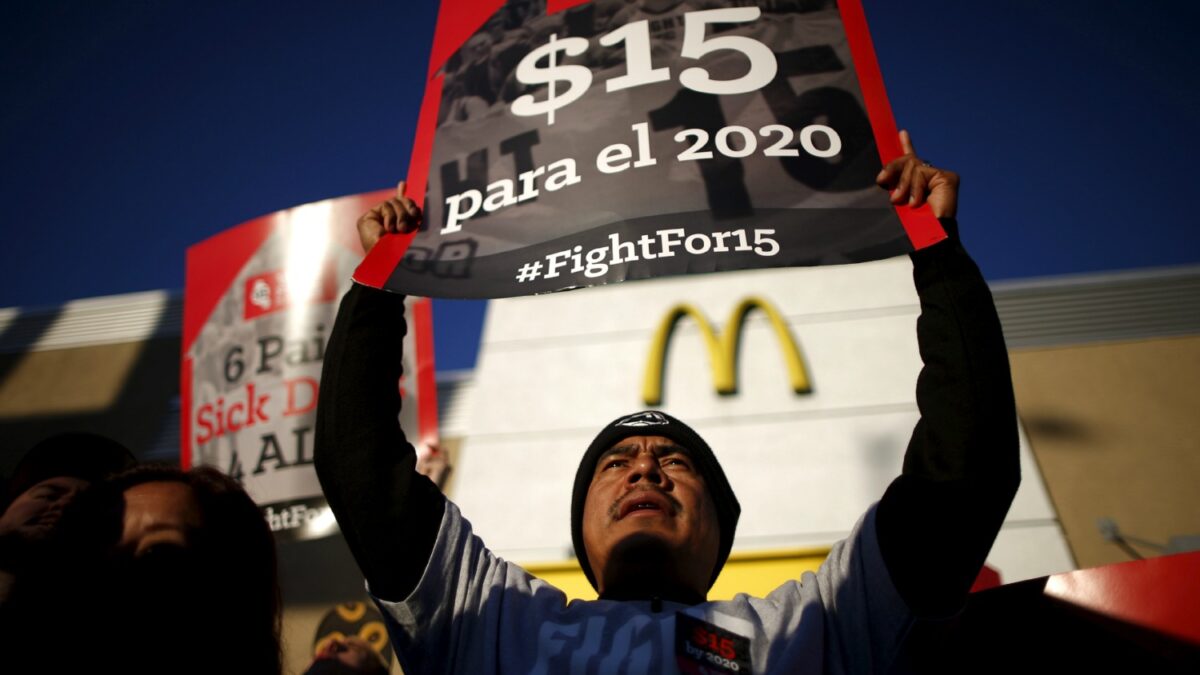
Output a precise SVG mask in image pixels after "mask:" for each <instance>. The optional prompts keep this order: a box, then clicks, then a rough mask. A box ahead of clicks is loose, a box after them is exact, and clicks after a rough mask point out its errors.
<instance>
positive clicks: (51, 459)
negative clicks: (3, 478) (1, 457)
mask: <svg viewBox="0 0 1200 675" xmlns="http://www.w3.org/2000/svg"><path fill="white" fill-rule="evenodd" d="M135 463H136V460H134V458H133V454H132V453H130V452H129V449H128V448H126V447H125V446H124V445H121V444H120V443H118V442H116V441H114V440H113V439H111V438H108V437H107V436H101V435H100V434H93V433H89V432H85V431H69V432H66V433H61V434H55V435H53V436H48V437H46V438H44V439H42V440H40V441H38V442H37V444H35V445H34V446H33V447H32V448H30V449H29V451H28V452H26V453H25V455H24V456H23V457H21V461H20V463H18V464H17V467H16V468H15V469H13V474H12V477H11V478H9V480H8V484H7V485H6V486H5V488H4V493H3V495H0V499H2V500H3V504H2V505H0V512H2V511H3V509H4V508H7V507H8V505H9V504H11V503H12V501H13V500H14V499H16V498H17V497H19V496H21V493H23V492H25V491H26V490H28V489H29V488H31V487H33V486H34V485H37V484H38V483H40V482H42V481H44V480H46V479H48V478H54V477H56V476H73V477H75V478H82V479H83V480H86V481H88V482H94V481H98V480H100V479H101V478H104V477H105V476H106V475H108V474H111V473H116V472H118V471H121V470H122V469H127V468H129V467H131V466H133V465H134V464H135Z"/></svg>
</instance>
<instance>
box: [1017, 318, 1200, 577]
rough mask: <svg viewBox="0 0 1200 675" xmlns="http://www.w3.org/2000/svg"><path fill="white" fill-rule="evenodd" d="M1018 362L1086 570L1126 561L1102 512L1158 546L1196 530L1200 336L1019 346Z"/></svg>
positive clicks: (1028, 414)
mask: <svg viewBox="0 0 1200 675" xmlns="http://www.w3.org/2000/svg"><path fill="white" fill-rule="evenodd" d="M1012 363H1013V375H1014V381H1015V387H1016V392H1017V405H1018V408H1019V409H1020V413H1021V417H1022V419H1023V420H1024V421H1025V424H1026V427H1027V430H1028V432H1029V435H1030V437H1031V441H1032V445H1033V449H1034V451H1035V453H1036V455H1037V459H1038V463H1039V464H1040V466H1041V469H1042V472H1043V475H1044V477H1045V481H1046V484H1047V486H1048V488H1049V491H1050V495H1051V497H1052V498H1053V501H1054V504H1055V506H1056V507H1057V509H1058V513H1059V516H1060V518H1061V521H1062V524H1063V529H1064V530H1065V532H1066V535H1067V540H1068V541H1069V543H1070V546H1071V549H1072V551H1073V552H1074V554H1075V558H1076V560H1077V561H1078V563H1079V565H1080V567H1093V566H1096V565H1103V564H1108V563H1115V562H1121V561H1124V560H1128V556H1127V555H1126V554H1125V553H1124V552H1122V551H1121V550H1120V549H1118V548H1117V547H1116V546H1115V545H1113V544H1111V543H1109V542H1106V541H1104V540H1103V539H1102V538H1101V536H1100V534H1099V533H1098V531H1097V529H1096V519H1097V518H1100V517H1103V516H1109V517H1112V518H1114V519H1116V521H1117V523H1118V524H1119V525H1120V528H1121V530H1122V532H1124V533H1126V534H1130V535H1134V536H1137V537H1141V538H1143V539H1149V540H1152V541H1156V542H1161V543H1165V542H1166V540H1167V538H1168V537H1169V536H1171V535H1181V534H1200V414H1198V412H1200V394H1198V393H1197V386H1198V383H1200V337H1185V338H1173V339H1160V340H1145V341H1138V342H1126V343H1116V344H1104V345H1094V346H1077V347H1068V348H1059V349H1036V350H1021V351H1018V352H1014V353H1013V354H1012ZM1142 550H1143V552H1144V553H1145V554H1147V555H1150V554H1153V553H1154V551H1153V550H1152V549H1142Z"/></svg>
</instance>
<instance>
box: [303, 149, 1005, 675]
mask: <svg viewBox="0 0 1200 675" xmlns="http://www.w3.org/2000/svg"><path fill="white" fill-rule="evenodd" d="M901 146H902V148H903V150H904V155H903V156H902V157H900V158H899V159H896V160H894V161H892V162H890V163H889V164H887V165H886V166H885V167H884V168H883V170H882V171H881V172H880V173H879V174H878V176H877V178H876V180H877V182H878V184H879V185H880V186H881V187H883V188H884V189H886V190H888V191H889V192H888V194H889V197H890V200H891V202H892V203H896V204H911V205H913V206H917V207H919V206H922V205H923V204H925V203H926V202H927V203H928V205H929V206H930V207H931V208H932V210H933V214H934V215H935V216H937V217H938V218H939V219H940V221H941V222H942V224H943V225H944V226H945V227H946V229H947V232H948V233H949V234H950V238H949V239H947V240H945V241H942V242H941V243H938V244H936V245H933V246H931V247H928V248H925V249H923V250H920V251H916V252H914V253H912V254H911V257H912V261H913V272H914V280H915V284H916V289H917V292H918V295H919V297H920V300H921V316H920V319H919V320H918V324H917V333H918V341H919V345H920V351H921V356H922V359H923V361H924V364H925V365H924V367H923V369H922V371H921V375H920V377H919V379H918V382H917V400H918V404H919V407H920V411H921V420H920V421H919V422H918V423H917V425H916V428H915V429H914V431H913V435H912V439H911V442H910V444H909V447H908V450H907V452H906V455H905V460H904V469H903V474H902V475H901V476H899V477H898V478H897V479H895V481H893V482H892V484H891V486H890V487H889V488H888V490H887V491H886V493H885V494H884V495H883V497H882V499H881V500H880V501H879V502H878V503H877V504H875V505H873V506H872V507H870V508H869V509H868V510H867V512H866V514H865V515H864V516H863V517H862V519H860V521H859V522H858V524H857V525H856V526H855V527H854V530H853V532H852V533H851V535H850V536H849V537H848V538H847V539H846V540H844V541H842V542H839V543H838V544H837V545H835V546H834V548H833V550H832V551H831V553H830V555H829V557H828V558H827V559H826V561H825V562H824V564H823V565H822V566H821V568H820V570H819V571H818V572H817V573H816V574H812V573H805V574H804V575H803V577H802V578H801V579H799V580H795V581H789V582H787V583H785V584H784V585H783V586H781V587H780V588H778V589H776V590H775V591H774V592H772V593H771V594H770V595H769V596H768V597H766V598H750V597H746V596H739V597H737V598H735V599H734V600H730V601H719V602H709V601H707V599H706V595H707V591H708V589H709V587H710V586H711V584H712V582H713V581H714V580H715V579H716V577H717V574H718V573H719V572H720V569H721V566H722V565H723V564H724V561H725V558H726V557H727V556H728V553H729V549H730V545H731V542H732V540H733V533H734V528H735V527H736V524H737V518H738V514H739V506H738V503H737V500H736V498H735V496H734V494H733V491H732V489H731V488H730V486H729V484H728V482H727V481H726V480H725V477H724V473H723V472H722V471H721V468H720V466H719V464H717V462H716V459H715V458H714V456H713V454H712V452H711V450H710V449H709V448H708V445H707V444H706V443H705V442H704V440H703V439H702V438H701V436H700V435H699V434H697V433H696V432H695V431H694V430H692V429H690V428H689V427H687V426H686V425H685V424H683V423H682V422H680V421H679V420H676V419H674V418H672V417H670V416H667V415H664V414H662V413H659V412H655V411H647V412H642V413H635V414H633V415H629V416H626V417H623V418H621V419H618V420H616V421H614V422H613V423H611V424H609V425H608V426H606V427H605V428H604V429H602V430H601V431H600V433H599V434H598V436H597V437H596V439H595V441H593V443H592V444H591V447H590V448H588V449H587V451H586V453H585V455H584V458H583V461H582V463H581V465H580V468H579V471H578V474H577V476H576V482H575V494H574V498H573V503H572V512H571V520H572V534H573V539H574V543H575V548H576V552H577V554H578V557H579V561H580V564H581V566H582V567H583V569H584V571H585V572H586V573H587V575H588V578H589V580H590V581H592V583H593V585H594V586H595V587H596V589H597V591H598V593H599V599H598V600H595V601H591V602H572V603H570V604H568V603H567V601H566V598H565V596H564V595H563V594H562V593H561V592H559V591H558V590H557V589H554V588H553V587H551V586H549V585H548V584H546V583H544V582H542V581H540V580H538V579H536V578H534V577H532V576H531V575H529V574H528V573H527V572H525V571H524V570H522V569H521V568H520V567H518V566H517V565H514V564H511V563H508V562H506V561H504V560H501V559H499V558H497V557H495V556H494V555H493V554H492V553H491V552H490V551H488V549H487V548H486V547H485V546H484V544H483V542H481V541H480V540H479V539H478V538H477V537H475V536H474V535H473V534H472V532H471V527H470V524H469V523H468V522H467V521H466V520H465V519H464V517H463V516H462V515H461V514H460V513H459V511H458V508H457V507H456V506H454V505H453V504H452V503H450V502H448V501H447V500H446V499H445V498H444V497H443V496H442V494H441V493H440V492H439V491H438V490H437V488H436V487H435V486H434V485H433V484H432V483H431V482H429V481H428V480H426V479H424V478H423V477H421V476H418V475H417V474H416V472H415V471H414V467H415V463H416V454H415V452H414V451H413V448H412V446H411V445H410V444H409V443H408V442H407V441H406V440H405V438H404V435H403V433H402V432H401V430H400V428H399V425H398V424H397V423H396V417H397V411H398V409H399V406H400V398H399V395H398V393H397V388H396V381H397V378H398V377H399V376H400V363H401V360H400V354H399V353H397V345H399V344H400V336H401V335H402V334H403V331H404V330H405V323H404V320H403V317H402V309H403V304H402V302H403V300H402V298H401V297H400V296H398V295H393V294H389V293H385V292H382V291H378V290H374V289H371V288H367V287H364V286H359V285H356V286H355V287H354V288H353V289H352V290H351V291H350V292H349V293H347V295H346V297H345V298H344V300H343V302H342V307H341V310H340V312H339V314H338V319H337V323H336V326H335V328H334V330H333V333H332V335H331V337H330V342H329V346H328V349H327V351H326V358H325V370H324V373H323V376H322V379H321V387H322V392H321V396H320V400H321V405H320V408H319V410H318V422H317V446H316V466H317V471H318V474H319V475H320V477H321V482H322V486H323V487H324V490H325V492H326V495H327V497H328V499H329V503H330V506H331V507H332V508H333V510H334V513H335V514H336V515H337V518H338V521H339V523H340V524H341V527H342V531H343V533H344V534H345V536H346V540H347V542H348V543H349V545H350V548H351V550H352V551H353V553H354V555H355V557H356V559H357V560H358V562H359V565H360V566H361V568H362V570H363V573H364V575H365V576H366V578H367V581H368V586H369V590H370V592H371V594H372V596H373V597H374V598H375V600H376V602H377V603H378V604H379V606H380V608H381V609H382V611H383V612H384V615H385V616H386V617H388V621H389V629H390V633H391V637H392V640H393V643H394V644H395V647H396V651H397V653H398V654H399V655H400V660H401V664H402V665H403V667H404V670H405V672H407V673H418V672H429V673H440V672H470V673H480V672H519V673H528V672H539V673H546V672H549V673H556V672H593V671H595V672H674V671H675V670H676V669H678V670H679V671H682V672H716V673H731V672H738V673H745V672H755V673H761V672H834V673H841V672H861V673H867V672H884V671H887V670H888V669H889V668H890V667H892V666H893V665H894V664H895V662H896V659H897V657H898V655H899V653H900V649H901V646H902V644H903V639H904V637H905V635H906V634H907V633H908V631H909V629H910V628H911V627H912V626H913V625H914V623H915V622H916V621H918V620H919V619H921V618H924V617H942V616H947V615H949V614H952V613H954V612H956V611H957V610H958V609H959V608H961V607H962V604H963V602H964V600H965V597H966V593H967V592H968V589H969V588H970V586H971V583H972V581H973V580H974V578H975V576H976V575H977V574H978V571H979V569H980V567H981V565H982V564H983V561H984V559H985V557H986V555H987V552H988V550H989V548H990V547H991V543H992V541H993V539H994V538H995V536H996V533H997V532H998V531H999V528H1000V525H1001V523H1002V521H1003V520H1004V516H1005V513H1006V512H1007V510H1008V506H1009V504H1010V503H1011V501H1012V498H1013V496H1014V494H1015V492H1016V488H1017V484H1018V483H1019V468H1018V454H1017V448H1018V441H1017V430H1016V411H1015V405H1014V402H1013V394H1012V383H1011V378H1010V375H1009V370H1008V357H1007V351H1006V349H1005V344H1004V339H1003V335H1002V334H1001V330H1000V324H999V319H998V317H997V316H996V312H995V308H994V306H993V304H992V300H991V296H990V294H989V292H988V289H987V286H986V284H985V283H984V281H983V278H982V276H981V275H980V273H979V270H978V269H977V267H976V266H975V264H974V263H973V262H972V261H971V260H970V258H969V257H968V256H967V254H966V252H965V251H964V250H963V248H962V245H961V244H960V243H959V241H958V239H957V236H956V229H957V228H956V225H955V221H954V216H955V209H956V201H957V192H958V178H957V176H956V175H955V174H953V173H950V172H947V171H942V170H940V169H937V168H934V167H932V166H930V165H929V164H927V163H924V162H922V161H921V160H920V159H918V157H917V156H916V154H915V152H914V150H913V148H912V144H911V142H910V141H909V139H908V136H907V134H904V133H902V134H901ZM421 217H422V214H421V211H420V209H418V208H417V206H416V205H415V204H414V203H413V202H412V200H410V199H409V198H408V197H406V196H405V195H404V185H403V184H401V186H400V190H399V192H398V194H397V196H396V197H395V198H393V199H391V200H389V201H388V202H386V203H384V204H381V205H379V206H378V207H376V208H375V209H373V210H372V211H370V212H368V213H367V214H365V215H364V216H363V217H362V218H361V219H360V220H359V225H358V226H359V234H360V237H361V238H362V242H363V247H364V248H365V249H367V250H370V249H371V248H372V247H373V246H375V245H376V244H377V243H378V242H379V241H380V240H381V239H383V240H386V239H387V237H391V236H394V235H395V234H396V233H402V232H407V231H411V230H412V229H414V228H416V227H417V225H418V223H419V222H420V219H421ZM763 470H764V471H769V470H770V467H763ZM814 470H815V469H814ZM540 478H541V477H539V479H540ZM562 479H563V480H565V479H566V477H562Z"/></svg>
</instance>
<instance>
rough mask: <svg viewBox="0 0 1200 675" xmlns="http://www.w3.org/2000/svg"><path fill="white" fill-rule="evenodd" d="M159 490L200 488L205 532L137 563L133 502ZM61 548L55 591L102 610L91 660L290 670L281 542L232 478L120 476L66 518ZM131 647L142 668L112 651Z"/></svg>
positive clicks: (191, 668)
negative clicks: (154, 487)
mask: <svg viewBox="0 0 1200 675" xmlns="http://www.w3.org/2000/svg"><path fill="white" fill-rule="evenodd" d="M153 482H175V483H181V484H183V485H186V486H188V487H189V488H191V490H192V493H193V494H194V495H195V498H196V501H197V503H198V505H199V507H200V513H201V524H200V526H199V527H198V528H197V529H196V530H195V531H193V532H192V533H191V535H190V536H191V542H190V546H188V547H187V548H186V549H175V550H170V547H167V549H166V550H165V552H157V553H155V554H154V555H144V556H138V557H135V556H133V555H132V552H131V551H127V550H123V549H122V547H121V546H120V542H121V536H122V531H123V527H124V516H125V496H124V494H125V491H126V490H128V489H129V488H132V487H134V486H137V485H142V484H145V483H153ZM61 547H62V549H61V550H62V564H60V565H58V566H57V569H56V571H55V573H54V577H55V580H54V581H53V583H54V584H56V585H58V586H59V587H60V588H62V589H63V591H65V592H70V593H73V594H75V596H76V597H74V598H71V597H70V596H67V598H69V599H70V601H71V604H72V606H75V607H80V606H83V607H87V606H88V603H93V602H94V603H96V610H95V611H96V614H95V615H94V616H95V619H94V621H96V622H98V623H99V626H98V627H93V626H90V625H89V627H88V628H87V631H88V632H89V633H91V635H89V636H88V639H89V640H95V644H96V645H97V646H98V647H99V649H100V651H98V652H93V653H92V654H90V655H89V658H99V657H100V656H101V655H102V654H103V658H105V659H109V658H111V659H113V662H112V665H114V666H116V667H118V668H119V669H120V668H124V669H125V670H129V669H130V668H131V667H132V669H133V670H134V671H135V672H140V671H141V670H146V671H147V672H152V671H153V670H154V668H153V667H152V666H157V667H158V669H160V670H161V671H162V672H180V673H182V672H197V673H199V672H206V673H211V672H213V671H214V670H226V671H231V672H238V673H240V672H246V673H272V674H278V673H279V672H280V671H281V669H282V658H281V655H280V643H279V632H280V611H281V600H280V593H279V582H278V571H277V570H278V568H277V564H276V554H275V540H274V537H273V535H272V534H271V530H270V528H269V527H268V526H267V523H266V521H265V520H264V519H263V517H262V514H261V513H260V512H259V509H258V507H257V506H256V505H255V503H254V501H253V500H252V499H250V496H249V495H248V494H246V491H245V490H244V489H242V487H241V485H239V484H238V483H237V482H236V481H235V480H233V479H232V478H230V477H228V476H226V475H225V474H223V473H221V472H219V471H217V470H215V469H212V468H209V467H196V468H193V469H191V470H189V471H182V470H180V469H178V468H175V467H171V466H166V465H143V466H138V467H134V468H132V469H129V470H127V471H124V472H122V473H119V474H117V475H115V476H112V477H111V478H109V479H107V480H105V481H103V482H101V483H97V484H95V485H94V486H93V487H92V489H91V490H88V491H87V492H85V493H84V494H83V495H81V496H80V498H79V499H77V500H76V502H75V503H74V504H72V505H71V508H70V509H69V511H68V512H67V513H64V515H63V539H62V542H61ZM64 565H65V567H64ZM81 598H82V599H83V600H84V601H83V603H80V602H79V600H80V599H81ZM80 618H83V619H84V621H86V620H87V619H86V618H85V617H80ZM81 624H82V622H81ZM139 637H140V638H142V639H143V640H142V642H138V638H139ZM117 638H119V639H117ZM131 641H132V642H131ZM106 643H107V644H106ZM131 643H132V644H136V645H137V651H136V653H135V654H134V655H133V656H136V659H137V660H136V662H131V661H130V657H131V655H130V654H129V653H128V652H125V653H117V654H112V653H111V652H112V648H111V645H112V644H131ZM106 650H107V651H108V652H110V653H105V651H106Z"/></svg>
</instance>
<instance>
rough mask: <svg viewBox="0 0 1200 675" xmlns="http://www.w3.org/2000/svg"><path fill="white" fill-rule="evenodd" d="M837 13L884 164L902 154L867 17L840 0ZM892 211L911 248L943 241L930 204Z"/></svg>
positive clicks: (852, 2)
mask: <svg viewBox="0 0 1200 675" xmlns="http://www.w3.org/2000/svg"><path fill="white" fill-rule="evenodd" d="M838 10H839V11H840V12H841V15H842V25H843V26H844V27H845V29H846V41H847V42H848V43H849V44H850V55H851V57H852V59H853V61H854V70H855V72H856V73H857V74H858V84H859V87H861V88H862V93H863V101H864V103H866V106H867V117H868V118H870V120H871V130H872V131H873V132H874V134H875V146H876V147H877V148H879V161H880V162H882V163H883V164H887V163H888V162H890V161H892V160H893V159H895V158H897V157H899V156H900V155H902V154H904V152H903V151H902V150H901V149H900V137H899V131H898V130H897V129H896V118H895V117H894V116H893V115H892V106H891V104H890V103H888V98H887V92H886V91H884V88H883V73H881V72H880V70H879V61H878V60H877V59H876V58H875V45H874V44H873V43H872V42H871V33H870V32H869V31H868V30H867V17H866V15H865V14H864V13H863V8H862V3H860V2H859V0H839V1H838ZM894 208H895V209H896V215H897V216H898V217H899V218H900V224H901V225H903V226H904V231H905V232H907V233H908V240H909V241H910V242H912V245H913V248H916V249H922V248H925V247H926V246H930V245H933V244H936V243H938V242H939V241H941V240H943V239H945V238H946V231H945V230H943V229H942V224H941V223H939V222H938V220H937V218H936V217H934V215H933V210H932V209H930V208H929V204H923V205H921V207H920V208H916V209H914V208H910V207H909V206H907V205H900V206H896V207H894Z"/></svg>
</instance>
